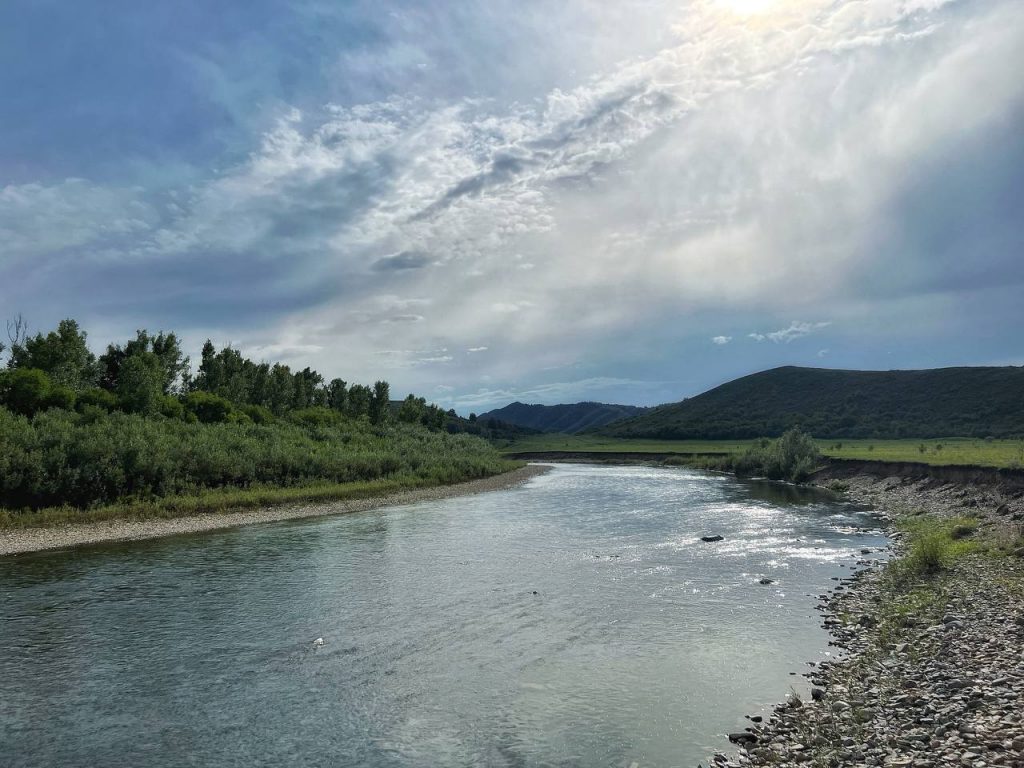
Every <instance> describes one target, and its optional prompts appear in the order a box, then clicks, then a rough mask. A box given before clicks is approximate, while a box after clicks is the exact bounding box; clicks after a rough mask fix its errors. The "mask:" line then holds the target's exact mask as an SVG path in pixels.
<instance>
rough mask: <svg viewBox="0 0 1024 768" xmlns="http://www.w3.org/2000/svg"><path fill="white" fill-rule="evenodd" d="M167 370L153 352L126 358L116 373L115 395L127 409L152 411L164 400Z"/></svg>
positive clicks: (138, 411)
mask: <svg viewBox="0 0 1024 768" xmlns="http://www.w3.org/2000/svg"><path fill="white" fill-rule="evenodd" d="M165 379H166V372H165V370H164V366H163V363H162V361H161V360H160V358H159V357H157V356H156V355H155V354H154V353H153V352H136V353H135V354H132V355H130V356H129V357H127V358H125V360H124V362H123V363H122V364H121V366H120V370H119V371H118V376H117V390H116V391H117V399H118V401H119V402H120V404H121V407H122V408H124V410H126V411H128V412H129V413H142V414H149V415H151V414H154V413H157V412H158V411H159V410H160V408H161V406H162V405H163V404H164V382H165Z"/></svg>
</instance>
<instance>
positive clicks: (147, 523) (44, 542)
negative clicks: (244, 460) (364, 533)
mask: <svg viewBox="0 0 1024 768" xmlns="http://www.w3.org/2000/svg"><path fill="white" fill-rule="evenodd" d="M549 469H551V467H550V466H545V465H540V464H531V465H529V466H526V467H521V468H520V469H515V470H512V471H511V472H505V473H504V474H500V475H494V476H493V477H485V478H483V479H482V480H471V481H469V482H466V483H457V484H455V485H441V486H436V487H433V488H419V489H415V490H410V491H402V492H401V493H393V494H388V495H385V496H375V497H370V498H365V499H351V500H345V501H332V502H324V503H316V504H290V505H286V506H279V507H278V506H273V507H263V508H260V509H251V510H246V511H243V512H223V513H217V512H210V513H206V514H201V515H190V516H187V517H175V518H168V519H153V520H105V521H103V522H98V523H82V524H70V525H60V526H53V527H42V528H24V529H15V530H7V531H0V555H14V554H19V553H25V552H40V551H43V550H48V549H69V548H71V547H80V546H83V545H87V544H98V543H101V542H111V541H137V540H140V539H154V538H158V537H160V536H174V535H176V534H181V533H199V532H202V531H215V530H222V529H224V528H235V527H237V526H240V525H253V524H255V523H268V522H276V521H279V520H295V519H298V518H304V517H321V516H324V515H338V514H343V513H347V512H362V511H365V510H368V509H378V508H380V507H393V506H397V505H399V504H413V503H416V502H419V501H432V500H434V499H447V498H451V497H453V496H468V495H471V494H475V493H485V492H487V491H499V490H503V489H505V488H512V487H514V486H517V485H521V484H523V483H525V482H526V481H528V480H529V479H530V478H532V477H536V476H537V475H541V474H544V473H545V472H547V471H548V470H549Z"/></svg>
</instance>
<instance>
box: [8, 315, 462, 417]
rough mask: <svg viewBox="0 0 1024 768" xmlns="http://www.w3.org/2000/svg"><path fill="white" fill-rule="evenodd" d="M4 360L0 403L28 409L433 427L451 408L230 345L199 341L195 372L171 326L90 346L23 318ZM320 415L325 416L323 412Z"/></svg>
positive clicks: (78, 333) (66, 330)
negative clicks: (395, 401) (99, 348)
mask: <svg viewBox="0 0 1024 768" xmlns="http://www.w3.org/2000/svg"><path fill="white" fill-rule="evenodd" d="M8 337H9V344H7V345H4V344H0V353H2V352H3V351H4V350H5V349H6V348H8V347H9V357H8V361H7V369H6V370H5V371H0V405H3V406H5V407H7V408H8V409H9V410H11V411H13V412H15V413H18V414H21V415H25V416H32V415H34V414H35V413H37V412H39V411H42V410H46V409H48V408H63V409H68V410H71V409H74V410H78V411H79V412H83V413H91V412H97V411H106V412H110V411H113V410H119V411H124V412H126V413H134V414H140V415H143V416H156V415H163V416H165V417H169V418H178V419H184V420H186V421H200V422H204V423H215V422H241V423H248V422H253V423H258V424H262V423H266V422H269V421H272V420H274V419H275V418H278V417H282V416H284V415H286V414H300V415H301V413H302V412H303V411H313V412H311V413H309V414H307V415H308V416H309V417H311V418H315V417H316V413H315V411H317V410H319V411H330V412H333V413H335V414H338V415H342V416H345V417H348V418H352V419H367V420H369V422H370V423H372V424H377V425H380V424H383V423H385V422H386V421H388V420H390V419H392V418H397V419H398V420H399V421H403V422H407V423H420V424H423V425H424V426H427V427H430V428H432V429H443V428H445V425H446V422H447V421H448V417H449V415H452V416H454V412H445V411H444V410H442V409H441V408H439V407H438V406H436V405H433V404H428V403H427V402H426V400H425V398H422V397H416V396H415V395H409V397H408V398H406V400H405V401H404V402H402V403H401V405H400V406H398V407H393V406H392V404H391V400H390V397H391V392H390V386H389V384H388V382H387V381H383V380H381V381H377V382H375V383H374V384H373V386H372V387H371V386H366V385H363V384H349V383H348V382H346V381H344V380H343V379H340V378H334V379H331V380H329V381H327V380H325V378H324V377H323V376H322V375H321V374H320V373H318V372H317V371H315V370H313V369H312V368H309V367H306V368H303V369H302V370H298V371H293V370H292V369H291V368H290V367H289V366H287V365H284V364H282V363H268V362H257V361H254V360H251V359H249V358H246V357H245V356H244V355H243V354H242V353H241V352H240V351H239V350H237V349H235V348H233V347H231V346H230V345H228V346H224V347H222V348H221V349H219V350H218V349H217V348H216V347H215V346H214V344H213V342H212V341H209V340H207V342H206V343H205V344H204V345H203V349H202V354H201V359H200V362H199V366H198V368H197V369H196V370H195V371H194V372H193V371H192V368H191V361H190V360H189V358H188V356H186V355H185V353H184V351H183V349H182V345H181V341H180V339H179V338H178V336H177V335H176V334H174V333H165V332H163V331H160V332H159V333H156V334H152V333H150V332H149V331H146V330H139V331H137V333H136V335H135V338H134V339H130V340H128V341H127V342H125V343H124V344H116V343H111V344H109V345H107V348H106V351H105V352H103V353H102V354H100V355H98V356H97V355H94V354H93V352H92V351H91V350H90V349H89V346H88V344H87V334H86V332H85V331H84V330H82V329H81V328H80V327H79V324H78V323H77V322H76V321H75V320H73V319H66V320H62V321H61V322H60V323H59V324H58V326H57V328H56V329H54V330H52V331H50V332H48V333H45V334H44V333H42V332H40V333H37V334H35V335H29V334H28V333H26V330H25V324H24V322H23V320H21V318H16V319H15V320H13V321H11V322H9V323H8ZM320 418H329V417H328V416H327V415H326V414H320Z"/></svg>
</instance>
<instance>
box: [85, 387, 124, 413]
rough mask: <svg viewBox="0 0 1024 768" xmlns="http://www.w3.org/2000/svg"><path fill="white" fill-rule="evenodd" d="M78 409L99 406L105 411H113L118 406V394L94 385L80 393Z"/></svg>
mask: <svg viewBox="0 0 1024 768" xmlns="http://www.w3.org/2000/svg"><path fill="white" fill-rule="evenodd" d="M76 407H77V408H78V410H82V409H83V408H99V409H101V410H103V411H112V410H114V409H115V408H117V396H116V395H115V394H114V393H113V392H108V391H107V390H105V389H100V388H99V387H92V388H90V389H86V390H85V391H83V392H79V393H78V399H77V401H76Z"/></svg>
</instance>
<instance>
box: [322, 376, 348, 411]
mask: <svg viewBox="0 0 1024 768" xmlns="http://www.w3.org/2000/svg"><path fill="white" fill-rule="evenodd" d="M347 402H348V389H347V384H346V383H345V381H344V380H342V379H331V383H330V384H328V385H327V406H328V407H329V408H333V409H334V410H336V411H342V412H344V410H345V405H346V403H347Z"/></svg>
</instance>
